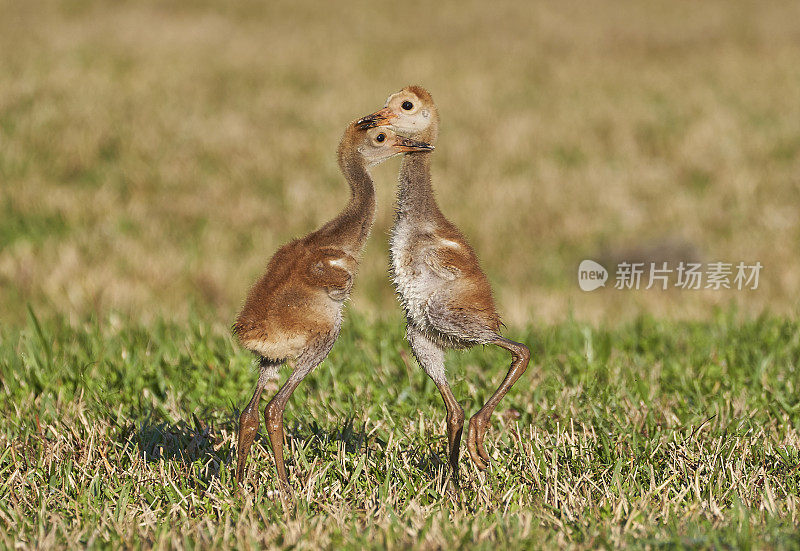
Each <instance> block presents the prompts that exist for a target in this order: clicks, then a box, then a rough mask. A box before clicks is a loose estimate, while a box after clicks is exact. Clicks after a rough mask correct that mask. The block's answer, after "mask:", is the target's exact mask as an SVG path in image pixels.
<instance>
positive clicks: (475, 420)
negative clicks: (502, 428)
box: [467, 412, 490, 471]
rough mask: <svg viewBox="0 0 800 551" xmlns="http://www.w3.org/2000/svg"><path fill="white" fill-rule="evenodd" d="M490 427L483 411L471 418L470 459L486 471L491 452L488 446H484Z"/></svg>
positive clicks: (469, 434)
mask: <svg viewBox="0 0 800 551" xmlns="http://www.w3.org/2000/svg"><path fill="white" fill-rule="evenodd" d="M488 428H489V423H488V420H487V419H484V417H483V416H482V415H481V412H478V413H476V414H475V415H473V416H472V418H471V419H470V420H469V429H468V431H467V450H468V451H469V457H470V459H472V462H473V463H475V465H476V466H477V467H478V469H479V470H481V471H485V470H486V468H487V467H488V466H489V463H490V461H489V454H488V453H486V448H484V447H483V438H484V436H486V430H487V429H488Z"/></svg>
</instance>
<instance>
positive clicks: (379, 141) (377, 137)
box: [375, 134, 386, 143]
mask: <svg viewBox="0 0 800 551" xmlns="http://www.w3.org/2000/svg"><path fill="white" fill-rule="evenodd" d="M385 139H386V134H378V135H377V136H375V141H377V142H378V143H381V142H382V141H383V140H385Z"/></svg>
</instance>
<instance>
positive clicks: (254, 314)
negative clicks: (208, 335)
mask: <svg viewBox="0 0 800 551" xmlns="http://www.w3.org/2000/svg"><path fill="white" fill-rule="evenodd" d="M432 149H433V147H432V146H430V145H428V144H425V143H421V142H418V141H414V140H411V139H409V138H403V137H401V136H396V135H395V134H394V132H392V131H391V130H388V129H383V128H374V129H369V130H368V129H362V128H359V127H358V126H357V125H356V124H355V123H351V124H350V125H349V126H348V127H347V129H346V130H345V133H344V137H343V138H342V141H341V143H340V144H339V150H338V160H339V168H340V169H341V171H342V173H343V174H344V176H345V178H346V179H347V182H348V184H350V193H351V195H350V201H349V202H348V203H347V206H346V207H345V208H344V210H343V211H342V212H341V214H339V216H337V217H336V218H334V219H333V220H331V221H330V222H328V223H327V224H325V225H324V226H322V227H321V228H320V229H318V230H317V231H315V232H313V233H310V234H308V235H306V236H305V237H302V238H299V239H295V240H294V241H292V242H290V243H288V244H287V245H284V246H283V247H281V248H280V249H279V250H278V252H276V253H275V255H274V256H273V257H272V259H271V260H270V261H269V264H268V265H267V270H266V273H264V275H262V276H261V278H260V279H259V280H258V281H257V282H256V284H255V285H254V286H253V288H252V289H251V290H250V293H249V294H248V296H247V299H246V301H245V304H244V307H243V308H242V310H241V312H239V315H238V316H237V318H236V322H235V323H234V325H233V331H234V333H235V334H236V336H237V337H238V339H239V342H240V343H241V344H242V346H244V347H245V348H247V349H248V350H251V351H253V352H254V353H255V354H256V355H257V356H258V357H259V358H260V373H259V377H258V383H257V385H256V389H255V392H254V393H253V397H252V399H251V400H250V403H249V404H247V407H245V408H244V411H242V415H241V418H240V419H239V445H238V461H237V466H236V483H237V486H238V484H239V483H240V482H241V480H242V477H243V475H244V466H245V461H246V460H247V455H248V453H249V452H250V446H251V445H252V443H253V440H254V439H255V436H256V433H257V431H258V403H259V400H260V398H261V393H262V391H263V390H264V387H265V385H266V384H267V383H268V382H269V381H270V380H271V379H274V378H276V377H277V375H278V368H279V367H280V366H281V365H282V364H283V363H285V362H287V361H289V362H291V363H293V370H292V373H291V375H290V376H289V378H288V380H287V381H286V383H285V384H284V385H283V387H281V389H280V390H279V391H278V393H277V394H276V395H275V396H274V397H273V398H272V400H270V402H269V404H268V405H267V407H266V410H265V411H264V419H265V421H266V424H267V432H268V434H269V439H270V443H271V445H272V451H273V453H274V454H275V466H276V468H277V471H278V477H279V479H280V481H281V483H282V487H283V489H284V491H285V493H286V495H287V496H289V495H291V488H290V486H289V481H288V479H287V477H286V469H285V467H284V461H283V412H284V409H285V408H286V403H287V402H288V400H289V397H290V396H291V395H292V392H294V390H295V389H296V388H297V386H298V385H299V384H300V382H301V381H302V380H303V378H304V377H305V376H306V375H308V374H309V373H311V371H312V370H313V369H314V368H315V367H316V366H317V365H319V364H320V363H321V362H322V360H324V359H325V357H326V356H327V355H328V352H330V350H331V347H333V343H334V342H335V341H336V338H337V337H338V336H339V329H340V327H341V323H342V307H343V304H344V301H345V300H346V299H347V298H348V297H349V295H350V289H351V288H352V286H353V278H354V277H355V275H356V270H357V269H358V259H359V257H360V255H361V252H362V249H363V247H364V243H365V241H366V239H367V236H368V235H369V232H370V229H371V228H372V223H373V220H374V217H375V189H374V187H373V185H372V178H371V177H370V174H369V168H370V167H372V166H374V165H377V164H378V163H381V162H383V161H385V160H386V159H388V158H390V157H393V156H395V155H398V154H400V153H404V152H411V151H416V152H425V151H430V150H432Z"/></svg>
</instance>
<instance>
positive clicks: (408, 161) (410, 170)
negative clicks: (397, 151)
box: [397, 153, 441, 221]
mask: <svg viewBox="0 0 800 551" xmlns="http://www.w3.org/2000/svg"><path fill="white" fill-rule="evenodd" d="M440 214H441V212H440V211H439V206H438V205H437V204H436V197H435V196H434V194H433V186H432V184H431V156H430V154H429V153H407V154H406V155H405V156H404V157H403V162H402V164H401V166H400V175H399V177H398V188H397V218H408V219H411V220H415V221H423V220H426V219H433V218H435V217H437V216H439V215H440Z"/></svg>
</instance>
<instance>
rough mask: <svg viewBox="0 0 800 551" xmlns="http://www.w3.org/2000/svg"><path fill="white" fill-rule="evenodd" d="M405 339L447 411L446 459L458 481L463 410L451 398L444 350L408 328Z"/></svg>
mask: <svg viewBox="0 0 800 551" xmlns="http://www.w3.org/2000/svg"><path fill="white" fill-rule="evenodd" d="M406 338H407V339H408V342H409V344H410V345H411V350H412V351H413V352H414V356H416V358H417V361H418V362H419V364H420V365H421V366H422V369H423V370H424V371H425V373H427V374H428V376H429V377H430V378H431V379H433V382H434V383H436V387H437V388H438V389H439V392H441V394H442V400H444V407H445V408H446V409H447V457H448V460H449V463H450V468H451V469H453V479H454V480H456V481H458V456H459V453H460V449H461V433H462V431H463V428H464V409H463V408H462V407H461V405H460V404H459V403H458V401H457V400H456V399H455V396H453V391H452V390H450V385H449V384H448V382H447V377H446V375H445V371H444V350H442V349H441V348H439V347H438V346H437V345H436V344H435V343H433V342H432V341H431V340H430V339H428V338H427V337H425V335H424V334H423V333H421V332H420V331H417V330H415V329H413V328H411V327H409V328H408V329H407V331H406Z"/></svg>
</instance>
